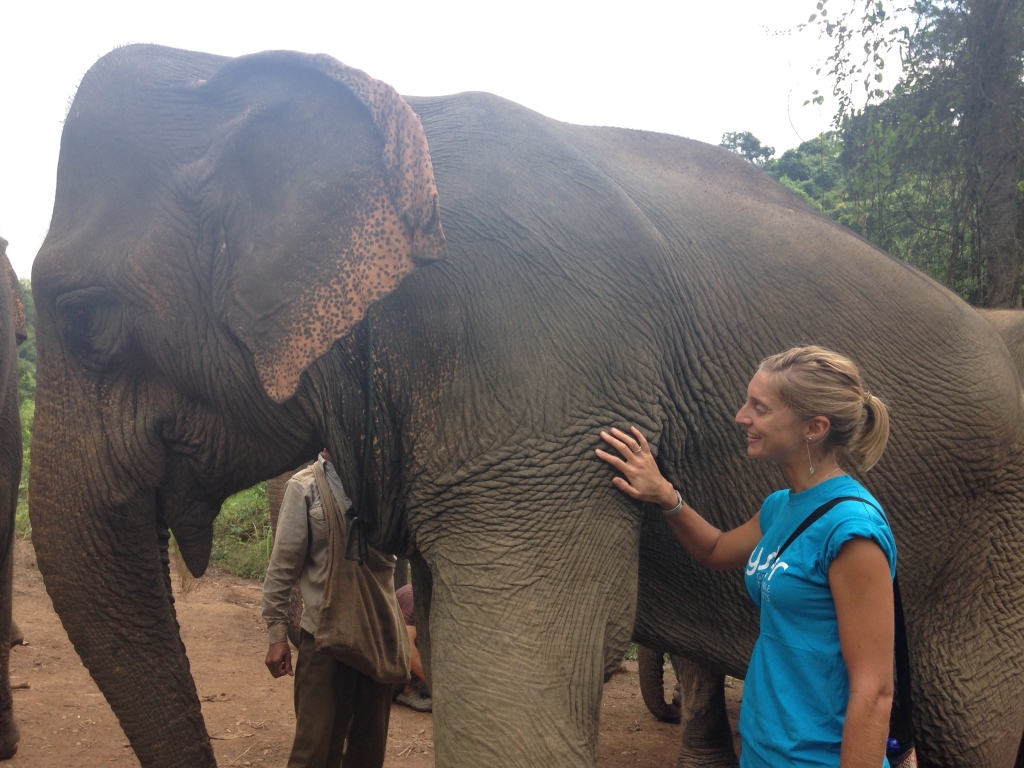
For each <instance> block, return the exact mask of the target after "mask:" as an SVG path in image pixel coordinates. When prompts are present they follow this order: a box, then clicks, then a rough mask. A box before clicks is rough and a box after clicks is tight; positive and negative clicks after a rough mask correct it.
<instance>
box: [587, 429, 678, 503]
mask: <svg viewBox="0 0 1024 768" xmlns="http://www.w3.org/2000/svg"><path fill="white" fill-rule="evenodd" d="M629 429H630V432H632V433H633V434H632V435H627V434H626V433H625V432H623V431H622V430H621V429H616V428H615V427H612V429H611V431H610V432H605V431H604V430H602V431H601V439H602V440H604V441H605V442H606V443H608V445H610V446H611V447H612V448H614V449H615V450H616V451H618V453H619V454H620V455H621V457H622V458H619V456H616V455H615V454H612V453H608V452H607V451H603V450H601V449H600V448H598V449H597V450H596V451H595V453H596V454H597V456H598V458H601V459H604V460H605V461H607V462H608V463H609V464H611V465H612V466H613V467H615V469H617V470H619V472H621V473H622V477H616V478H613V479H612V483H613V484H614V485H615V487H616V488H618V489H619V490H620V491H622V492H623V493H625V494H627V495H629V496H631V497H633V498H634V499H637V500H638V501H650V502H653V503H655V504H657V505H658V506H660V507H661V508H662V509H672V507H674V506H675V505H676V491H675V488H673V487H672V483H670V482H669V481H668V480H666V479H665V478H664V477H663V476H662V474H661V470H660V469H658V465H657V463H655V461H654V455H653V454H652V453H651V447H650V446H649V445H648V444H647V438H645V437H644V436H643V434H642V433H641V432H640V430H639V429H637V428H636V427H630V428H629Z"/></svg>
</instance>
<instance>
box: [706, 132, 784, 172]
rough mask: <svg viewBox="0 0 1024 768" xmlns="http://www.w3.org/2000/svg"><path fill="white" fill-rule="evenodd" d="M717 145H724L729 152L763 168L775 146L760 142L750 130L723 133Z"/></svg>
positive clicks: (773, 152)
mask: <svg viewBox="0 0 1024 768" xmlns="http://www.w3.org/2000/svg"><path fill="white" fill-rule="evenodd" d="M718 146H720V147H725V148H726V149H728V150H729V151H730V152H735V153H736V154H737V155H739V156H740V157H742V158H743V159H744V160H749V161H750V162H751V163H753V164H754V165H756V166H758V167H759V168H763V167H764V166H765V164H766V163H767V162H768V161H769V160H771V158H772V155H774V154H775V147H767V146H764V145H763V144H761V140H760V139H758V138H757V137H756V136H755V135H754V134H752V133H751V132H750V131H743V132H742V133H723V134H722V143H721V144H719V145H718Z"/></svg>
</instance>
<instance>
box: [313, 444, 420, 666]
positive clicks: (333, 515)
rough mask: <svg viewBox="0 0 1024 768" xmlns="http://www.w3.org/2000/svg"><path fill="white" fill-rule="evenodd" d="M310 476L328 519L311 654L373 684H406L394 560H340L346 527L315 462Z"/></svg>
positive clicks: (407, 652)
mask: <svg viewBox="0 0 1024 768" xmlns="http://www.w3.org/2000/svg"><path fill="white" fill-rule="evenodd" d="M313 476H314V478H315V479H316V487H317V490H318V491H319V492H320V498H321V500H322V503H323V507H324V516H325V517H326V518H327V537H328V539H327V541H328V555H327V579H326V581H325V583H324V595H323V600H322V602H321V603H320V624H319V626H318V628H317V631H316V638H315V639H316V649H317V651H318V652H320V653H326V654H327V655H329V656H332V657H334V658H335V659H338V661H342V662H344V663H345V664H348V665H349V666H350V667H353V668H354V669H356V670H358V671H359V672H362V673H363V674H364V675H366V676H367V677H369V678H370V679H372V680H376V681H377V682H378V683H404V682H406V681H408V679H409V661H410V658H411V649H410V646H409V635H408V633H407V632H406V629H405V619H404V618H403V616H402V610H401V608H399V607H398V599H397V598H396V597H395V559H394V558H393V557H391V556H390V555H384V554H382V553H380V552H378V551H377V550H375V549H370V550H369V557H368V558H367V559H366V561H365V562H364V563H363V564H362V565H360V564H359V563H357V562H355V561H353V560H346V559H345V549H346V547H347V546H348V528H347V525H346V523H345V517H344V514H343V513H342V511H341V508H340V506H339V505H338V501H337V499H336V498H335V497H334V494H333V493H332V492H331V489H330V486H329V485H328V483H327V476H326V475H325V474H324V470H323V467H322V466H321V465H320V462H316V463H315V464H314V465H313Z"/></svg>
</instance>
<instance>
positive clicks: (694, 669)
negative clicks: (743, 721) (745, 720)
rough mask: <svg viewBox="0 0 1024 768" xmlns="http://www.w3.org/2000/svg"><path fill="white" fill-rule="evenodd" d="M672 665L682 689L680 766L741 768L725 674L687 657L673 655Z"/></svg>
mask: <svg viewBox="0 0 1024 768" xmlns="http://www.w3.org/2000/svg"><path fill="white" fill-rule="evenodd" d="M672 666H673V667H674V668H675V670H676V677H677V678H678V679H679V688H680V696H679V710H680V713H679V714H680V721H681V723H682V725H681V727H680V732H681V744H680V748H679V760H678V763H677V766H678V768H737V767H738V766H739V760H738V759H737V758H736V752H735V750H734V749H733V739H732V727H731V726H730V725H729V715H728V712H727V710H726V705H725V675H724V674H722V673H721V672H715V671H714V670H712V669H711V668H709V667H706V666H704V665H703V664H699V663H697V662H696V661H691V660H690V659H687V658H686V657H684V656H675V655H673V656H672Z"/></svg>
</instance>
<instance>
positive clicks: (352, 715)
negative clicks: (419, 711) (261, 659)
mask: <svg viewBox="0 0 1024 768" xmlns="http://www.w3.org/2000/svg"><path fill="white" fill-rule="evenodd" d="M393 688H394V686H392V685H391V684H385V683H378V682H376V681H374V680H371V679H370V678H368V677H367V676H366V675H364V674H362V673H360V672H357V671H356V670H355V669H353V668H352V667H350V666H348V664H345V663H343V662H340V661H338V660H336V659H333V658H331V657H330V656H327V655H326V654H323V653H317V652H316V642H315V641H314V639H313V636H312V635H311V634H309V632H307V631H306V630H302V639H301V640H300V645H299V659H298V662H297V663H296V664H295V743H294V744H293V745H292V753H291V756H290V757H289V758H288V768H340V767H341V766H344V768H381V766H383V765H384V749H385V747H386V746H387V740H388V721H389V720H390V717H391V691H392V689H393Z"/></svg>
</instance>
